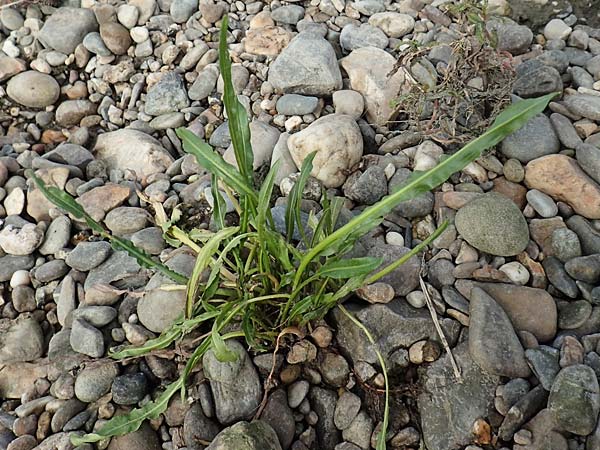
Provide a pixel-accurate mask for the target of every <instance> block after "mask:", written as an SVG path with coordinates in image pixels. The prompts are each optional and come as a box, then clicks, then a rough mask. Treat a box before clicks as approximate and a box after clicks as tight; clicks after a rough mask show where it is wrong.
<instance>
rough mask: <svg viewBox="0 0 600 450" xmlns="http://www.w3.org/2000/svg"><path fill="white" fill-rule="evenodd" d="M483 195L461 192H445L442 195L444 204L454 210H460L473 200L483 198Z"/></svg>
mask: <svg viewBox="0 0 600 450" xmlns="http://www.w3.org/2000/svg"><path fill="white" fill-rule="evenodd" d="M481 195H482V194H480V193H479V192H459V191H448V192H443V193H442V194H441V198H442V202H443V203H444V204H445V205H446V206H447V207H448V208H452V209H456V210H458V209H460V208H462V207H463V206H465V205H466V204H467V203H469V202H470V201H471V200H474V199H476V198H478V197H481Z"/></svg>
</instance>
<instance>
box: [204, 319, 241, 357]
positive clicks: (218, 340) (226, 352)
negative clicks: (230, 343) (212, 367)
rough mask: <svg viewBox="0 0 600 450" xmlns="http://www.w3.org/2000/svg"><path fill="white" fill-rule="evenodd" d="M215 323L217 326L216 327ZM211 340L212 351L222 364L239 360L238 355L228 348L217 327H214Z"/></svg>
mask: <svg viewBox="0 0 600 450" xmlns="http://www.w3.org/2000/svg"><path fill="white" fill-rule="evenodd" d="M216 323H217V322H216V321H215V325H216ZM210 339H211V341H212V350H213V352H214V353H215V357H216V358H217V359H218V360H219V361H221V362H233V361H236V360H237V359H238V356H239V355H238V354H237V353H236V352H234V351H232V350H230V349H229V347H227V344H225V340H224V339H223V336H221V334H220V333H219V332H218V331H217V327H216V326H213V329H212V332H211V333H210Z"/></svg>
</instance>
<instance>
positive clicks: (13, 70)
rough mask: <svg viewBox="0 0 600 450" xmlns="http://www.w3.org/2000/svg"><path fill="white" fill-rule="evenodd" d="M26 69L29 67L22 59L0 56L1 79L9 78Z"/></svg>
mask: <svg viewBox="0 0 600 450" xmlns="http://www.w3.org/2000/svg"><path fill="white" fill-rule="evenodd" d="M25 69H27V65H26V64H25V61H23V60H22V59H19V58H11V57H10V56H0V81H5V80H8V79H9V78H10V77H12V76H13V75H16V74H18V73H21V72H23V71H24V70H25Z"/></svg>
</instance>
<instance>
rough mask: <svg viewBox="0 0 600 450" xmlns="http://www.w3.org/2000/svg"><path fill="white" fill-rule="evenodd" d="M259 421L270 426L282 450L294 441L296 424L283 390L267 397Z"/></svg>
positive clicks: (285, 449)
mask: <svg viewBox="0 0 600 450" xmlns="http://www.w3.org/2000/svg"><path fill="white" fill-rule="evenodd" d="M260 420H263V421H265V422H266V423H268V424H269V425H271V428H273V430H274V431H275V433H276V434H277V437H278V438H279V443H280V444H281V448H282V449H283V450H287V449H288V448H290V446H291V445H292V441H293V440H294V433H295V431H296V422H295V420H294V414H293V413H292V410H291V409H290V407H289V406H288V399H287V394H286V392H285V390H283V389H277V390H276V391H274V392H272V393H271V395H269V399H268V400H267V404H266V405H265V409H263V412H262V414H261V415H260Z"/></svg>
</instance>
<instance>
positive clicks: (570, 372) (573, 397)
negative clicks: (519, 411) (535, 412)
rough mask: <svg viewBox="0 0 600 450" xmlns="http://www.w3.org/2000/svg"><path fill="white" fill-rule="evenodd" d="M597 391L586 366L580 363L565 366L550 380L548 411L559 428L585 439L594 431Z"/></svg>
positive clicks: (598, 400)
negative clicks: (552, 382)
mask: <svg viewBox="0 0 600 450" xmlns="http://www.w3.org/2000/svg"><path fill="white" fill-rule="evenodd" d="M599 392H600V388H599V387H598V379H597V378H596V374H595V373H594V371H593V370H592V369H591V368H590V367H587V366H584V365H580V364H579V365H574V366H569V367H565V368H564V369H562V370H561V371H560V372H559V373H558V375H557V376H556V379H555V380H554V384H553V385H552V390H551V391H550V397H549V398H548V408H549V409H550V410H551V411H552V412H553V413H554V414H555V416H556V419H557V422H558V425H559V426H560V427H561V428H562V429H564V430H565V431H568V432H570V433H573V434H577V435H579V436H587V435H588V434H590V433H591V432H592V431H594V428H595V426H596V422H597V420H598V412H599V411H600V393H599Z"/></svg>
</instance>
